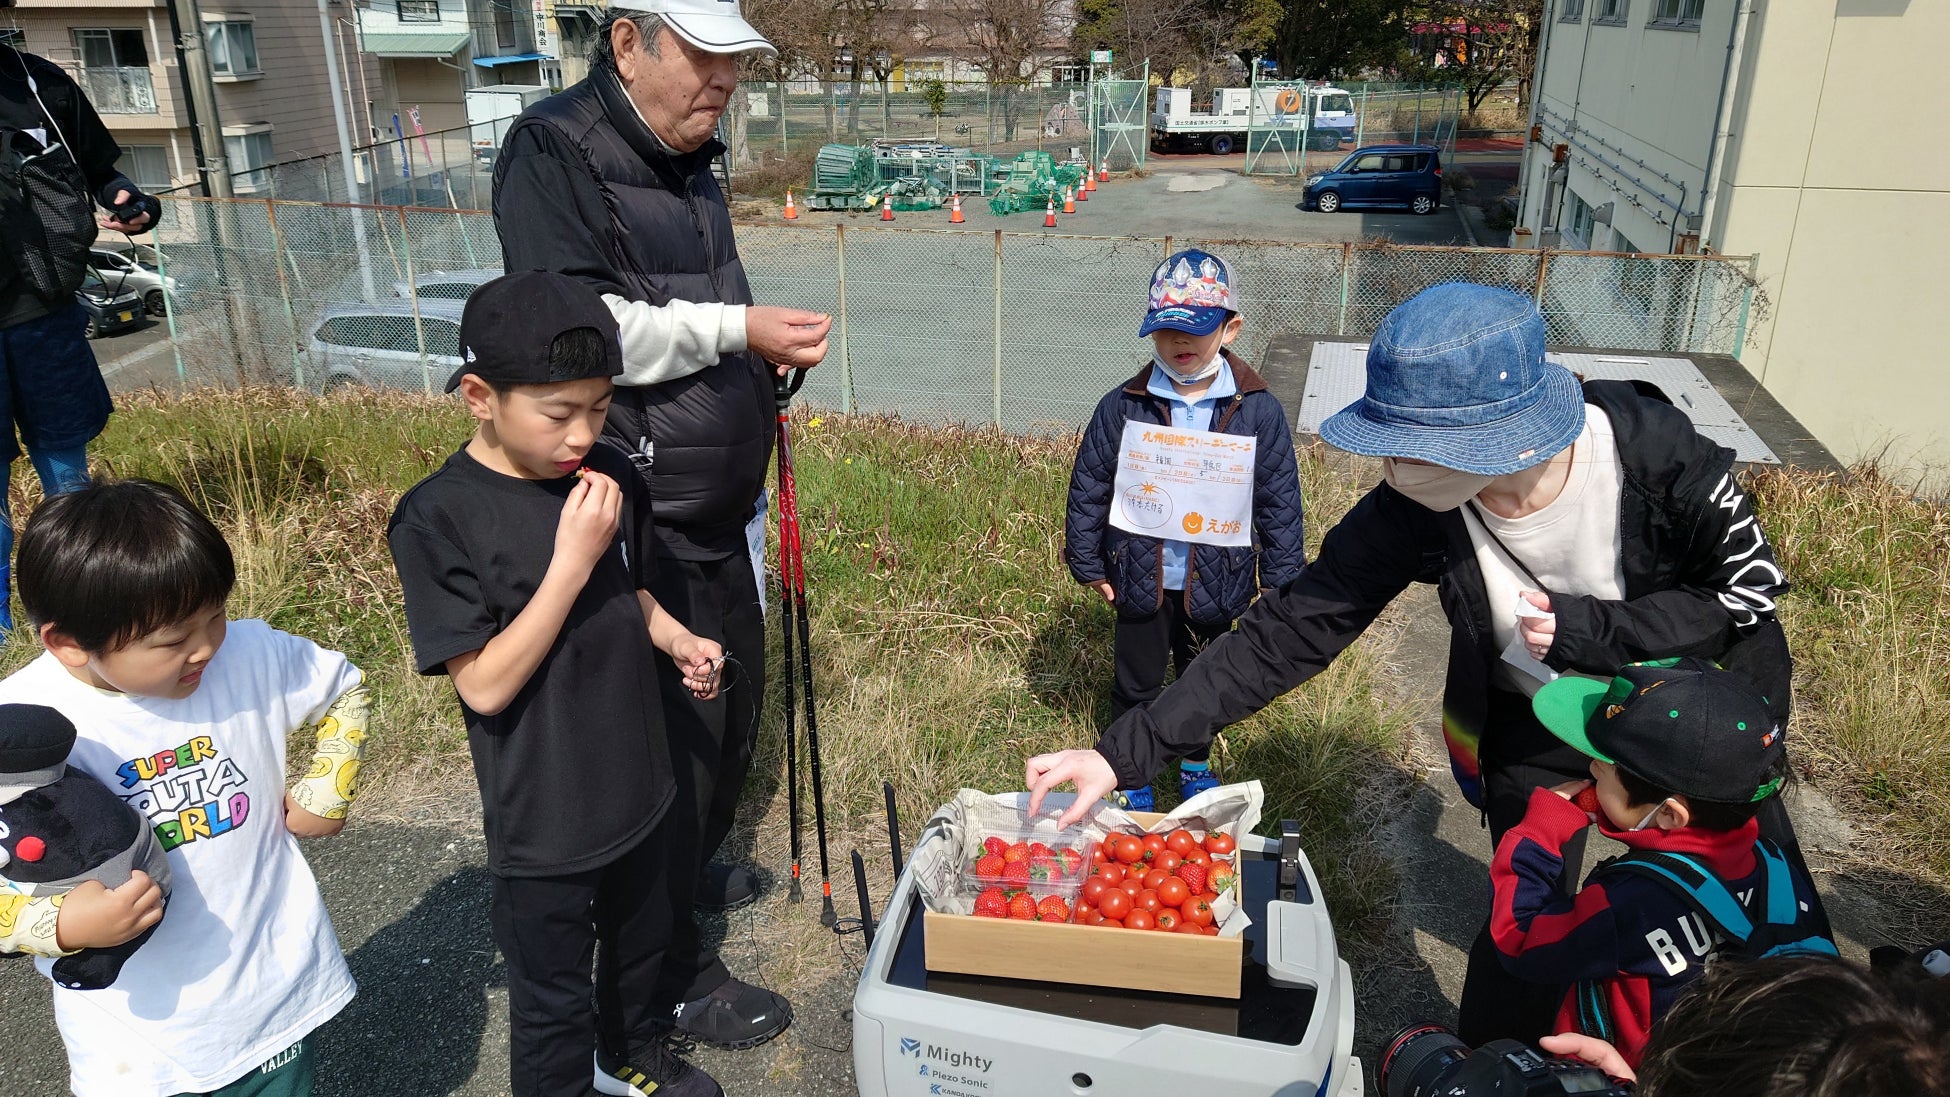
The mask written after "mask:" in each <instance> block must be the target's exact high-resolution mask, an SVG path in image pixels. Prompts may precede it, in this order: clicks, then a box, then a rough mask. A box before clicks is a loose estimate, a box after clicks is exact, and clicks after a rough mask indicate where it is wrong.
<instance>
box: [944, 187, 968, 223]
mask: <svg viewBox="0 0 1950 1097" xmlns="http://www.w3.org/2000/svg"><path fill="white" fill-rule="evenodd" d="M967 220H968V218H966V217H963V216H962V215H961V195H959V194H957V195H955V204H954V206H953V207H952V208H950V209H949V211H948V223H949V224H951V225H959V224H962V223H963V222H966V221H967Z"/></svg>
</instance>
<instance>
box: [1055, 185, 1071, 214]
mask: <svg viewBox="0 0 1950 1097" xmlns="http://www.w3.org/2000/svg"><path fill="white" fill-rule="evenodd" d="M1051 200H1052V201H1054V198H1052V199H1051ZM1076 211H1077V192H1076V191H1073V190H1071V189H1070V188H1069V187H1064V188H1063V212H1064V213H1075V212H1076Z"/></svg>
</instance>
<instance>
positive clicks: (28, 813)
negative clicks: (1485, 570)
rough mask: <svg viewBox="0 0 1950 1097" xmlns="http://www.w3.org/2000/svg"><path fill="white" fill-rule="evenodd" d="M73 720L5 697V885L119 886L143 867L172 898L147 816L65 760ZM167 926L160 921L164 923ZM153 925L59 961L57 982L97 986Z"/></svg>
mask: <svg viewBox="0 0 1950 1097" xmlns="http://www.w3.org/2000/svg"><path fill="white" fill-rule="evenodd" d="M74 741H75V728H74V724H72V723H70V722H69V720H68V718H67V717H66V716H63V715H61V714H60V713H59V712H57V711H55V710H54V709H51V708H48V707H46V706H45V705H0V891H12V892H15V893H17V894H21V895H27V896H30V897H39V896H43V895H65V894H66V893H68V892H70V891H73V890H74V889H75V887H76V886H78V885H80V884H82V883H85V882H87V881H89V880H97V881H100V883H101V885H102V886H103V887H107V888H115V887H120V886H121V885H123V884H125V883H127V882H128V880H129V874H130V873H131V872H132V871H134V870H135V869H141V870H142V871H144V872H146V873H148V874H149V878H150V879H151V880H154V881H155V883H156V886H157V887H159V888H161V889H162V893H163V898H164V900H165V901H167V899H168V897H169V884H170V879H169V860H168V858H167V857H166V856H165V855H164V854H163V849H162V844H161V843H160V842H158V841H156V836H155V834H154V832H152V831H151V830H150V829H149V820H147V819H145V818H143V816H142V815H141V814H140V813H139V812H137V811H136V810H135V809H134V808H132V807H130V806H129V805H127V804H125V803H123V802H122V798H121V797H119V796H117V795H115V794H114V793H113V792H110V791H109V789H108V786H106V785H104V784H102V783H101V782H100V781H97V780H95V779H94V778H93V777H90V776H89V775H87V774H85V773H82V772H80V771H78V770H74V769H70V768H68V752H69V751H71V750H73V749H74ZM158 925H160V923H158ZM155 932H156V927H155V926H151V927H149V929H147V930H146V931H144V932H143V933H142V935H141V936H139V937H136V938H135V939H134V940H131V941H128V942H125V943H123V944H120V945H117V946H116V947H114V948H88V949H82V950H81V951H79V952H76V953H74V954H72V955H69V956H63V957H61V958H60V959H58V960H56V961H55V962H54V981H55V982H56V983H58V984H60V985H61V986H64V987H67V988H68V989H70V990H100V989H101V988H103V987H106V986H108V985H109V984H111V983H113V982H114V981H115V977H116V976H117V975H119V974H121V971H122V964H123V963H124V962H125V961H127V960H128V958H129V957H130V956H131V955H133V954H134V953H135V950H136V949H137V948H140V947H141V945H142V943H143V942H144V941H147V940H148V939H149V937H150V935H151V934H153V933H155Z"/></svg>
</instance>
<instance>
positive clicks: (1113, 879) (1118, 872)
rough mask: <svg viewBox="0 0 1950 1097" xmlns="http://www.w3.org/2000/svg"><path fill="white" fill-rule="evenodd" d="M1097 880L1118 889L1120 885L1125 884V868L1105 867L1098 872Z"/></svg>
mask: <svg viewBox="0 0 1950 1097" xmlns="http://www.w3.org/2000/svg"><path fill="white" fill-rule="evenodd" d="M1097 879H1099V880H1102V881H1103V882H1104V883H1106V884H1109V885H1110V886H1112V887H1116V886H1117V885H1118V884H1121V883H1123V882H1124V866H1123V865H1105V866H1103V867H1102V868H1100V869H1098V870H1097Z"/></svg>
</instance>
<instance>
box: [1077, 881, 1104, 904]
mask: <svg viewBox="0 0 1950 1097" xmlns="http://www.w3.org/2000/svg"><path fill="white" fill-rule="evenodd" d="M1109 887H1110V885H1109V884H1106V883H1104V878H1103V877H1101V876H1092V877H1091V878H1090V879H1088V880H1085V881H1084V882H1083V901H1084V902H1086V903H1089V904H1090V905H1092V906H1095V905H1097V900H1098V899H1100V898H1102V897H1103V894H1104V891H1105V890H1106V889H1108V888H1109Z"/></svg>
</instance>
